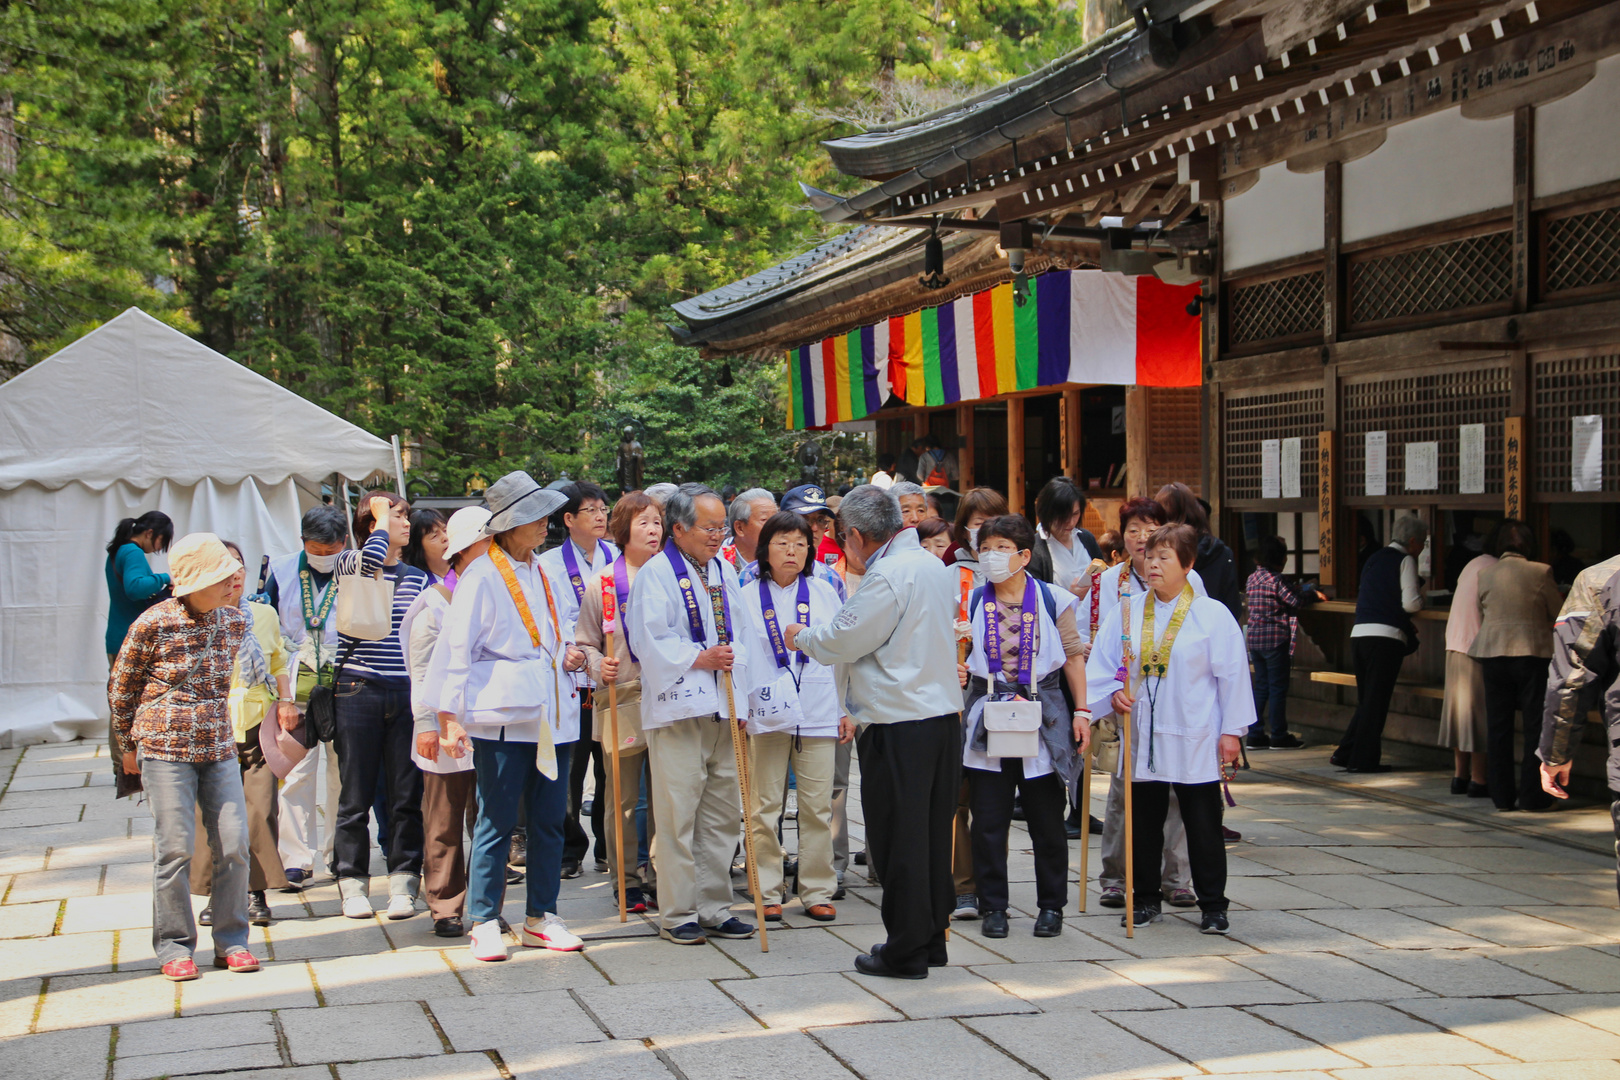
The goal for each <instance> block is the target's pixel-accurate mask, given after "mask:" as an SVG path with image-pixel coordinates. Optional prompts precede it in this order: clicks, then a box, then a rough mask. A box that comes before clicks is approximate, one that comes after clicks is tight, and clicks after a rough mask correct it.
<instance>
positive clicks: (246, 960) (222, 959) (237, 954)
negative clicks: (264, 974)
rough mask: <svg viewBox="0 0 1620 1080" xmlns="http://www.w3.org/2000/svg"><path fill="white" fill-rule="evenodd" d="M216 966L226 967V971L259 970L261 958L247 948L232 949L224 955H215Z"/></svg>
mask: <svg viewBox="0 0 1620 1080" xmlns="http://www.w3.org/2000/svg"><path fill="white" fill-rule="evenodd" d="M214 966H215V967H217V968H224V969H225V970H226V971H240V972H249V971H258V970H259V958H258V957H256V956H254V955H253V954H252V953H250V952H248V951H247V950H246V949H232V950H231V951H230V952H228V953H226V954H225V955H224V956H215V957H214Z"/></svg>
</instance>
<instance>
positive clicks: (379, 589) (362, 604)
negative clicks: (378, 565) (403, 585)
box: [337, 569, 394, 641]
mask: <svg viewBox="0 0 1620 1080" xmlns="http://www.w3.org/2000/svg"><path fill="white" fill-rule="evenodd" d="M337 583H338V595H337V628H338V633H340V634H347V635H348V636H349V637H352V638H359V639H360V640H361V641H381V640H382V639H383V638H385V637H387V636H388V632H389V631H390V630H391V629H393V625H394V617H393V615H394V582H393V579H392V578H390V577H388V576H387V575H386V574H384V573H383V572H382V570H380V569H379V570H378V571H377V572H376V573H375V574H372V575H371V576H370V577H367V576H366V575H364V574H343V575H340V576H339V577H338V579H337Z"/></svg>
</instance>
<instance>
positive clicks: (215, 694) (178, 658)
mask: <svg viewBox="0 0 1620 1080" xmlns="http://www.w3.org/2000/svg"><path fill="white" fill-rule="evenodd" d="M251 628H252V624H251V623H250V621H249V619H248V616H247V613H246V612H244V611H242V609H241V608H216V609H215V610H214V611H211V612H209V613H208V614H207V615H205V616H203V617H202V618H200V619H199V618H197V617H195V616H193V615H192V614H191V612H190V611H189V610H188V609H187V608H186V605H185V603H184V602H183V601H180V600H175V599H169V600H165V601H163V602H162V603H161V604H156V605H154V606H152V607H149V608H147V609H146V610H145V611H144V612H142V613H141V615H140V617H139V618H137V619H136V620H135V622H134V624H133V625H131V626H130V628H129V636H128V637H126V638H125V639H124V647H123V648H122V649H120V650H119V652H118V658H117V660H116V661H114V663H113V672H112V684H111V686H110V688H109V690H108V700H109V703H110V705H111V707H112V721H113V727H114V728H116V729H117V731H118V734H119V735H120V736H121V737H122V739H123V741H124V744H125V745H126V746H129V747H134V746H139V748H140V751H141V755H142V756H143V757H148V758H152V759H154V760H158V761H192V762H206V761H225V760H228V759H230V758H233V757H235V756H236V737H235V735H234V734H232V731H231V718H230V711H229V709H228V708H227V702H228V700H229V698H230V692H231V671H232V669H233V668H234V666H235V664H236V654H237V652H238V651H239V650H240V649H241V647H242V641H243V639H244V638H246V637H247V635H248V633H249V631H250V630H251Z"/></svg>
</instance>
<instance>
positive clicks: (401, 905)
mask: <svg viewBox="0 0 1620 1080" xmlns="http://www.w3.org/2000/svg"><path fill="white" fill-rule="evenodd" d="M415 914H416V901H415V900H412V899H411V898H410V897H409V896H406V895H404V894H402V893H401V894H396V895H394V896H390V897H389V898H388V917H389V918H390V919H408V918H410V917H411V916H412V915H415Z"/></svg>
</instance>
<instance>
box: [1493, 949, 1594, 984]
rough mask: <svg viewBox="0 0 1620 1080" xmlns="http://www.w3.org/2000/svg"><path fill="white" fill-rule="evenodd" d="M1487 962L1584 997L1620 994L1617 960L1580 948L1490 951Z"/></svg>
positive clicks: (1592, 950)
mask: <svg viewBox="0 0 1620 1080" xmlns="http://www.w3.org/2000/svg"><path fill="white" fill-rule="evenodd" d="M1490 956H1491V959H1493V960H1498V961H1500V962H1501V963H1504V964H1508V965H1510V966H1512V967H1516V968H1518V969H1519V970H1520V971H1526V972H1529V973H1530V974H1531V975H1536V976H1539V977H1540V978H1543V979H1548V980H1551V981H1552V982H1555V983H1558V984H1560V985H1562V986H1567V987H1569V988H1570V989H1571V990H1578V991H1580V992H1582V993H1588V994H1605V993H1620V957H1617V956H1615V955H1614V954H1613V953H1607V952H1603V951H1601V950H1599V949H1591V948H1587V947H1585V946H1582V945H1552V946H1549V947H1547V948H1542V949H1526V948H1518V947H1508V948H1501V949H1492V950H1491V953H1490Z"/></svg>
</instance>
